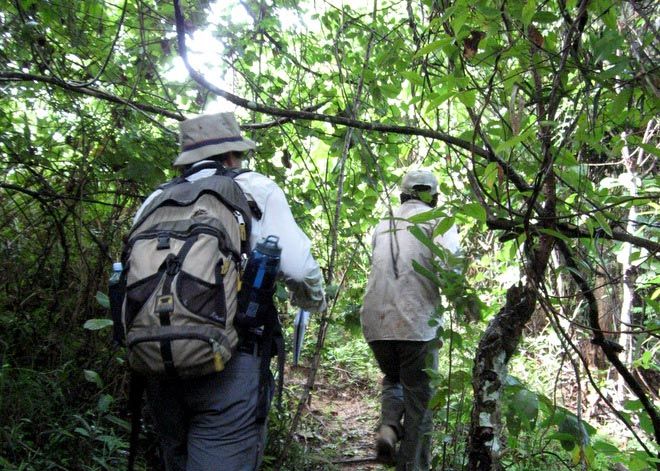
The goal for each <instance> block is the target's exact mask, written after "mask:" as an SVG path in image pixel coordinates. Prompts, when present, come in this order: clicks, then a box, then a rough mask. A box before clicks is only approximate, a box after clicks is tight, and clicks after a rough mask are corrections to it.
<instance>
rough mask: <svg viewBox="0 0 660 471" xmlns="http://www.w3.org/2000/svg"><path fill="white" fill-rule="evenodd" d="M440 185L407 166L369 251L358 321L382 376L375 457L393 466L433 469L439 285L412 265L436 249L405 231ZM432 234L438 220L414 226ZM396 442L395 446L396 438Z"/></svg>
mask: <svg viewBox="0 0 660 471" xmlns="http://www.w3.org/2000/svg"><path fill="white" fill-rule="evenodd" d="M437 197H438V183H437V180H436V178H435V176H434V175H433V174H432V173H431V172H429V171H427V170H412V171H410V172H408V173H407V174H406V175H405V176H404V178H403V181H402V184H401V203H402V204H401V206H399V207H398V208H395V209H394V211H393V212H392V214H391V216H389V217H387V218H385V219H383V220H382V221H381V222H380V223H378V225H377V226H376V228H375V230H374V234H373V240H372V248H373V257H372V265H371V272H370V275H369V281H368V283H367V289H366V293H365V296H364V301H363V306H362V311H361V322H362V330H363V332H364V337H365V339H366V340H367V342H368V343H369V346H370V347H371V349H372V351H373V352H374V355H375V357H376V360H377V361H378V365H379V367H380V369H381V371H382V372H383V373H384V375H385V377H384V379H383V386H382V400H381V420H380V426H379V430H378V434H377V439H376V450H377V455H378V459H379V460H380V461H383V462H388V463H391V464H393V463H394V462H396V469H397V471H408V470H425V471H426V470H428V469H430V463H431V453H430V436H429V434H430V432H431V429H432V416H431V412H430V411H429V410H428V402H429V400H430V398H431V386H430V380H429V377H428V375H427V374H426V373H425V372H424V369H425V368H428V367H432V368H437V362H438V347H437V345H438V344H437V342H436V341H435V336H436V330H437V324H436V325H435V326H431V325H429V319H431V317H432V316H433V315H434V313H435V312H436V308H437V306H438V303H439V300H440V294H439V291H438V287H437V286H435V285H434V284H433V282H432V281H431V280H429V279H428V278H426V277H424V276H423V275H421V274H420V273H418V272H417V271H415V268H414V266H413V261H415V262H417V263H418V264H420V265H421V266H422V267H424V268H426V269H430V270H433V268H432V266H431V260H432V258H433V254H432V252H431V250H430V249H429V248H428V247H426V246H425V245H424V244H423V243H422V242H421V241H420V240H419V239H417V238H416V237H415V236H414V235H413V234H412V233H411V232H410V231H409V230H408V229H409V228H410V226H411V225H412V223H410V222H409V221H408V220H407V219H408V218H410V217H412V216H414V215H416V214H419V213H422V212H426V211H429V210H430V209H431V208H433V207H435V206H436V204H437ZM418 227H419V228H420V229H421V230H422V231H423V232H424V233H425V235H426V236H427V237H428V238H429V239H433V229H434V227H435V222H434V221H430V222H426V223H422V224H418ZM435 242H436V244H439V245H441V246H442V247H444V248H445V249H447V250H449V251H450V252H452V253H455V252H457V251H458V249H459V244H458V231H457V229H456V227H455V226H454V227H452V228H450V229H449V231H447V232H445V233H444V234H443V235H441V236H440V237H437V238H436V239H435ZM399 440H400V441H401V444H400V445H399V449H398V452H396V443H397V441H399Z"/></svg>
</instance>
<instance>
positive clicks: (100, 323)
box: [83, 319, 113, 330]
mask: <svg viewBox="0 0 660 471" xmlns="http://www.w3.org/2000/svg"><path fill="white" fill-rule="evenodd" d="M112 324H113V322H112V319H89V320H87V321H86V322H85V324H83V328H84V329H87V330H101V329H104V328H106V327H110V326H111V325H112Z"/></svg>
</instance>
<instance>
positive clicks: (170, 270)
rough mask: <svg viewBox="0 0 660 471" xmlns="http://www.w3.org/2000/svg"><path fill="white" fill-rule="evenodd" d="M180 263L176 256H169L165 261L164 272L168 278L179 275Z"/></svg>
mask: <svg viewBox="0 0 660 471" xmlns="http://www.w3.org/2000/svg"><path fill="white" fill-rule="evenodd" d="M180 268H181V262H180V261H179V258H178V257H177V256H176V255H172V254H169V255H168V256H167V258H166V259H165V271H166V273H167V274H168V275H169V276H174V275H176V274H177V273H179V269H180Z"/></svg>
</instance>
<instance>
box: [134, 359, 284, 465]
mask: <svg viewBox="0 0 660 471" xmlns="http://www.w3.org/2000/svg"><path fill="white" fill-rule="evenodd" d="M260 362H261V357H260V356H258V355H252V354H249V353H242V352H237V353H236V354H234V356H233V357H232V358H231V360H230V361H229V362H228V363H227V365H226V367H225V369H224V370H223V371H221V372H219V373H213V374H210V375H206V376H202V377H199V378H190V379H178V380H171V379H167V380H164V379H157V380H156V379H151V380H148V382H147V401H148V404H149V407H150V409H151V412H152V416H153V418H154V424H155V427H156V431H157V432H158V435H159V437H160V445H161V450H162V453H163V458H164V461H165V467H166V469H167V471H254V470H256V469H258V467H259V465H260V464H261V460H262V458H263V452H264V445H265V441H266V440H265V439H266V424H265V423H261V424H259V423H257V422H256V420H255V411H256V407H257V398H258V387H259V366H260ZM269 379H270V381H269V388H270V393H269V399H270V398H271V397H272V391H273V387H272V378H269Z"/></svg>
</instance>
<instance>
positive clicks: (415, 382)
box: [369, 340, 438, 471]
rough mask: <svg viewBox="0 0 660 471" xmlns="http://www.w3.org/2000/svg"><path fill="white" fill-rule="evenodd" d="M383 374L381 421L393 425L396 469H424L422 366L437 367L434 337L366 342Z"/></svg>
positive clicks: (426, 430)
mask: <svg viewBox="0 0 660 471" xmlns="http://www.w3.org/2000/svg"><path fill="white" fill-rule="evenodd" d="M369 346H370V347H371V350H372V351H373V352H374V355H375V357H376V361H378V366H379V367H380V369H381V371H382V372H383V373H384V375H385V377H384V378H383V388H382V397H381V424H383V425H389V426H391V427H392V428H394V429H395V430H396V432H397V435H398V436H399V438H401V445H400V446H399V451H398V452H397V465H396V469H397V471H411V470H414V471H417V470H424V471H427V470H428V469H430V466H431V436H430V433H431V430H432V428H433V421H432V414H431V411H430V410H429V409H428V404H429V401H430V399H431V393H432V391H431V385H430V378H429V376H428V374H427V373H426V372H425V371H424V369H426V368H433V369H437V367H438V348H437V342H436V341H435V340H432V341H428V342H413V341H403V340H377V341H373V342H370V343H369Z"/></svg>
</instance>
